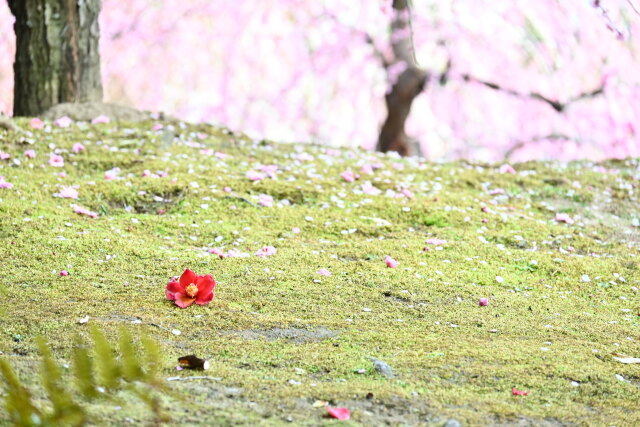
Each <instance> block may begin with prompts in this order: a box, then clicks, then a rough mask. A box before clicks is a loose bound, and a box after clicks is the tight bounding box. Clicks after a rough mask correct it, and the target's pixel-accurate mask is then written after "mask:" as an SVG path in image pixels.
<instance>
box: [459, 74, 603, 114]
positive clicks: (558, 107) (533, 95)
mask: <svg viewBox="0 0 640 427" xmlns="http://www.w3.org/2000/svg"><path fill="white" fill-rule="evenodd" d="M462 79H463V80H464V81H465V82H473V83H478V84H481V85H483V86H485V87H488V88H489V89H493V90H495V91H498V92H503V93H506V94H508V95H512V96H515V97H516V98H525V99H526V98H529V99H536V100H538V101H542V102H545V103H547V104H549V106H551V108H553V109H554V110H555V111H557V112H558V113H563V112H564V111H565V110H566V109H567V107H569V106H570V105H571V104H573V103H574V102H577V101H581V100H583V99H589V98H595V97H596V96H598V95H602V94H603V93H604V89H605V86H604V83H602V84H601V85H600V86H598V87H597V88H595V89H593V90H589V91H586V92H582V93H579V94H578V95H575V96H573V97H571V98H569V99H567V100H566V101H564V102H560V101H557V100H555V99H551V98H548V97H546V96H544V95H542V94H540V93H538V92H528V93H526V92H518V91H516V90H514V89H510V88H507V87H504V86H502V85H500V84H498V83H494V82H489V81H486V80H482V79H478V78H475V77H473V76H471V75H469V74H462Z"/></svg>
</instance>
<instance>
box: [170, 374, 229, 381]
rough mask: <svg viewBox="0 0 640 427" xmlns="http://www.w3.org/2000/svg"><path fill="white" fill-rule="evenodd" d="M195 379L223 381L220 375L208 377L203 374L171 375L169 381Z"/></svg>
mask: <svg viewBox="0 0 640 427" xmlns="http://www.w3.org/2000/svg"><path fill="white" fill-rule="evenodd" d="M193 380H211V381H222V378H220V377H208V376H202V375H196V376H191V377H169V378H167V381H193Z"/></svg>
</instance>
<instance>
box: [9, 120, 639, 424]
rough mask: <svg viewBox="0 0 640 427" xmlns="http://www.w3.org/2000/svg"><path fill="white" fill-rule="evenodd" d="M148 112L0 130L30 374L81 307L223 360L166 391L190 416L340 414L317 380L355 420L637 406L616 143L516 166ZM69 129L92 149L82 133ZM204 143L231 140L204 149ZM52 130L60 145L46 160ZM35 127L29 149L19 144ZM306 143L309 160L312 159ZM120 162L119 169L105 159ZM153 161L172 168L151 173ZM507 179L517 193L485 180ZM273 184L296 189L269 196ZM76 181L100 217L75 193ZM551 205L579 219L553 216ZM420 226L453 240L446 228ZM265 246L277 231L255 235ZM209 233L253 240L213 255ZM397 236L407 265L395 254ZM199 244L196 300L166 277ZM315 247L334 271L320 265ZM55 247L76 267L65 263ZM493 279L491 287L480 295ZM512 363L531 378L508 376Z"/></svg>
mask: <svg viewBox="0 0 640 427" xmlns="http://www.w3.org/2000/svg"><path fill="white" fill-rule="evenodd" d="M21 125H22V126H25V127H26V122H21ZM151 126H152V123H144V124H141V125H132V126H129V127H117V126H115V125H110V124H106V125H95V126H81V127H78V126H76V125H72V127H71V128H69V129H57V128H56V129H54V130H52V131H50V132H45V131H33V135H32V136H30V137H28V138H27V140H28V141H20V137H19V136H18V135H16V134H7V133H4V136H3V137H2V138H3V139H0V151H5V152H8V153H10V154H11V156H12V159H13V158H19V159H20V160H21V161H22V163H21V164H20V165H19V166H16V165H12V164H11V161H12V159H10V160H8V161H7V160H4V161H2V163H0V175H4V176H5V177H6V180H7V181H9V182H12V183H14V185H15V187H14V188H13V189H0V198H1V202H0V258H1V259H2V263H1V264H0V277H1V279H0V283H1V286H2V288H4V289H5V290H6V295H5V299H4V300H5V303H4V304H3V309H4V314H3V315H4V316H6V318H5V319H3V321H2V323H0V351H2V352H3V353H4V356H3V357H6V358H8V360H10V361H11V363H12V364H13V366H15V368H16V369H17V370H19V372H20V375H21V378H23V379H24V380H25V382H27V383H30V384H31V383H34V382H36V381H37V375H36V372H37V371H36V370H34V369H33V366H34V363H35V361H36V360H37V359H38V357H37V353H36V352H35V342H34V340H35V337H36V336H38V335H40V334H43V335H45V336H46V337H47V338H48V339H49V340H50V341H51V342H53V347H54V352H55V354H56V355H57V356H58V357H59V358H60V359H67V360H68V357H69V350H70V348H71V346H72V342H73V337H74V335H75V334H76V333H80V334H83V335H86V334H87V329H86V326H87V325H81V324H79V323H78V319H80V318H82V317H84V316H85V315H89V316H90V317H91V320H90V323H94V324H98V325H101V326H103V327H104V328H105V329H106V331H107V333H109V334H111V333H113V334H114V336H115V331H114V330H115V329H116V327H117V326H119V325H122V324H129V325H130V327H131V328H132V331H133V332H134V333H135V331H136V330H142V329H143V330H145V331H148V332H149V333H150V334H151V335H152V336H154V337H155V338H157V339H158V340H159V342H161V343H162V345H163V348H164V352H165V354H166V369H165V371H164V372H163V375H166V376H167V377H168V376H172V375H176V371H175V370H174V368H173V366H174V365H175V358H176V357H178V356H181V355H184V354H188V353H192V352H193V353H196V354H199V355H203V356H206V357H208V358H209V359H210V360H211V362H212V369H211V372H210V375H212V376H215V377H221V378H222V380H221V381H217V382H216V381H213V382H211V381H191V382H187V381H185V382H180V383H172V387H174V388H176V389H178V390H179V391H180V393H182V394H184V396H185V397H186V399H185V401H178V402H175V401H173V403H168V405H167V408H169V409H170V412H171V415H172V416H173V418H174V420H176V421H181V422H183V423H185V424H189V423H191V424H197V423H202V424H207V425H211V423H212V422H217V423H224V422H227V423H234V422H240V423H252V422H255V421H256V420H259V421H260V422H262V423H265V424H269V423H272V424H279V423H281V422H282V420H283V419H286V418H287V417H291V418H292V419H293V420H294V421H295V422H297V423H302V424H311V425H315V424H319V423H325V422H329V421H326V420H325V419H323V415H324V413H325V411H324V410H323V409H322V408H315V407H313V406H312V404H313V402H314V401H315V400H328V401H331V402H332V403H334V404H337V405H340V406H348V407H350V408H351V409H352V421H353V422H355V423H363V424H372V423H373V424H379V423H382V422H391V423H394V422H406V423H408V424H416V423H419V422H429V423H438V422H442V421H444V420H446V419H447V418H450V417H452V418H456V419H458V420H461V421H463V422H467V423H469V424H486V423H493V424H496V423H501V422H505V423H508V422H514V420H518V419H519V420H520V421H519V422H520V423H521V424H527V423H530V422H536V423H541V422H546V423H548V424H556V423H557V422H563V423H578V424H581V423H589V424H595V425H618V426H622V425H634V424H635V425H638V424H640V413H639V412H638V401H640V367H639V366H638V365H623V364H621V363H618V362H616V361H614V360H612V358H611V355H610V354H611V353H612V352H618V353H625V354H628V355H629V356H635V357H640V342H639V340H638V336H639V334H638V331H639V326H640V318H639V317H638V316H639V311H640V306H639V305H638V286H640V285H639V281H640V275H639V273H638V256H637V255H638V241H639V238H640V233H638V232H637V231H636V229H635V228H634V227H632V226H631V221H632V218H633V217H634V216H635V215H636V214H638V211H637V210H636V209H637V187H638V181H637V180H635V179H634V178H633V175H636V176H637V174H638V167H637V162H631V161H629V162H618V163H616V164H609V165H605V166H606V168H611V167H613V168H616V173H608V172H606V171H604V170H601V169H598V168H595V167H594V165H587V164H570V165H568V166H566V165H558V164H541V163H530V164H521V165H517V169H518V174H516V175H512V174H502V173H499V172H498V170H497V169H496V168H495V167H491V166H485V167H479V166H470V165H467V164H429V163H427V164H424V163H418V162H417V161H415V160H411V159H409V160H400V159H396V158H393V157H391V156H382V155H377V154H372V153H366V152H360V151H342V152H340V153H339V155H337V156H332V155H327V154H326V150H325V149H324V148H322V147H313V146H304V147H293V146H290V145H279V144H275V143H263V144H257V143H252V142H250V141H246V140H243V138H241V137H233V136H229V135H227V134H226V133H224V132H222V131H220V130H219V129H215V128H209V127H199V128H196V127H188V128H186V129H182V130H181V129H180V128H177V129H176V131H175V132H176V134H177V137H176V138H174V139H172V138H171V135H170V134H168V133H164V132H163V131H158V132H155V131H151V130H150V129H151ZM197 132H203V133H204V134H206V136H205V135H204V134H203V135H200V137H202V136H205V137H204V139H201V138H199V137H198V135H196V133H197ZM27 142H28V143H29V144H33V145H28V144H27ZM75 142H82V143H83V144H84V145H85V146H86V148H87V149H86V151H85V152H83V153H80V154H73V153H72V152H71V147H72V145H73V144H74V143H75ZM190 143H198V144H201V145H202V146H206V147H207V148H212V149H214V150H216V151H219V152H223V153H225V154H228V155H230V157H229V158H226V159H219V158H217V157H216V156H212V155H207V154H201V152H200V148H197V147H194V144H190ZM53 145H55V149H56V150H59V151H60V152H61V154H62V156H63V157H64V158H65V166H64V168H54V167H51V166H49V165H48V164H47V160H48V158H49V153H51V152H52V149H51V148H50V147H52V146H53ZM29 148H33V149H35V150H36V152H37V157H36V159H34V160H28V159H24V158H23V155H22V153H23V152H24V151H25V150H26V149H29ZM134 150H137V151H136V152H134ZM303 152H304V153H308V154H310V155H311V156H313V157H314V160H305V159H304V158H302V159H299V154H300V153H303ZM374 163H380V164H381V165H382V168H381V169H378V170H376V171H375V173H374V175H373V176H367V175H365V174H363V176H362V177H361V179H360V181H356V182H354V183H347V182H345V181H344V180H343V179H341V178H340V176H339V174H340V173H341V172H343V171H345V170H347V169H351V170H353V171H354V172H357V171H359V169H360V166H361V165H362V164H374ZM260 164H276V165H278V166H279V168H280V169H279V171H278V174H277V179H266V180H263V181H260V182H255V183H253V182H251V181H249V180H248V179H247V178H246V177H245V173H246V172H247V171H248V170H255V169H256V168H257V167H258V165H260ZM394 165H395V166H394ZM398 165H401V166H403V167H404V168H403V169H402V170H400V169H399V166H398ZM114 167H119V168H120V169H121V172H120V176H121V177H122V179H118V180H112V181H107V180H105V179H104V173H105V171H107V170H109V169H111V168H114ZM145 169H149V170H151V171H153V172H155V171H157V170H163V171H167V172H168V177H165V178H151V177H142V176H141V175H142V173H143V171H144V170H145ZM61 170H64V171H65V172H66V174H67V176H66V177H59V176H58V175H57V174H58V173H59V172H60V171H61ZM174 179H175V182H174V181H172V180H174ZM365 180H370V181H371V182H372V183H373V184H374V185H375V186H376V187H378V188H380V189H382V190H383V191H386V190H387V189H391V190H397V188H398V186H399V185H406V186H407V187H408V188H409V189H411V191H413V192H414V193H415V197H414V198H413V199H407V198H406V197H390V196H388V195H385V194H384V192H383V194H382V195H378V196H372V195H364V194H361V193H358V192H356V191H354V190H357V189H360V188H361V184H362V182H363V181H365ZM578 183H579V184H580V185H578ZM59 185H79V188H78V191H79V194H80V198H79V200H78V201H73V200H68V199H60V198H54V197H53V196H52V194H53V193H56V192H57V191H58V190H59V188H58V186H59ZM225 186H229V187H231V188H232V190H233V192H232V193H225V192H224V191H223V187H225ZM496 188H503V189H504V190H505V191H506V193H505V194H503V195H493V196H492V195H490V194H489V191H490V190H492V189H496ZM142 192H144V193H142ZM263 193H264V194H269V195H271V196H273V197H274V199H276V200H278V201H279V200H282V199H288V200H289V201H290V202H291V205H290V206H275V205H274V206H273V207H271V208H268V207H260V206H258V205H257V196H258V195H259V194H263ZM153 196H160V197H162V198H163V199H165V200H167V199H169V200H171V201H170V202H158V201H155V200H154V199H153ZM243 199H244V200H243ZM247 201H248V202H251V203H247ZM72 203H78V204H80V205H82V206H85V207H88V208H90V209H92V210H94V211H97V212H99V213H100V217H99V218H97V219H91V218H87V217H84V216H79V215H77V214H74V213H73V211H72V208H71V207H70V205H71V204H72ZM276 204H277V203H276ZM485 205H486V206H487V207H488V211H487V212H483V211H482V210H481V207H482V206H485ZM125 206H130V207H131V209H129V210H127V209H125ZM549 207H554V208H556V209H557V211H562V212H567V213H569V215H571V216H572V217H575V218H576V223H575V224H573V225H567V224H561V223H557V222H556V221H554V220H553V218H554V216H555V213H554V212H552V211H551V210H550V209H549ZM158 209H164V210H165V211H166V213H165V214H161V215H159V214H157V211H158ZM305 217H312V218H313V219H312V220H305ZM368 218H381V219H384V220H386V221H388V222H389V224H388V225H383V226H378V225H377V224H376V220H372V219H368ZM485 218H486V220H488V222H486V223H483V222H482V220H483V219H485ZM293 227H299V228H300V229H301V232H300V233H299V234H294V233H292V231H291V230H292V228H293ZM350 229H351V232H348V231H347V232H346V233H347V234H344V233H345V232H344V230H350ZM354 230H355V231H354ZM428 238H440V239H445V240H446V241H447V243H446V244H444V245H442V249H441V250H436V247H435V246H433V245H428V244H426V243H425V242H426V240H427V239H428ZM481 238H483V239H485V240H484V241H482V240H481ZM219 239H221V240H220V241H218V242H216V240H219ZM265 245H273V246H275V247H276V248H277V254H276V255H273V256H271V257H268V258H259V257H256V256H253V253H254V252H255V251H257V250H258V249H260V248H261V247H262V246H265ZM425 246H430V247H431V248H432V249H431V251H429V252H425V251H423V248H424V247H425ZM211 247H222V248H225V249H230V248H235V249H238V250H241V251H243V252H248V253H250V254H252V256H251V257H249V258H226V259H218V257H217V256H215V255H211V254H209V253H208V252H207V249H209V248H211ZM569 247H573V248H574V251H572V252H571V251H568V250H567V249H568V248H569ZM385 255H391V256H393V257H394V258H395V259H396V260H397V261H398V262H399V263H400V265H399V267H398V268H395V269H392V268H387V267H386V265H385V263H384V257H385ZM532 261H535V262H532ZM536 262H537V264H536ZM186 267H189V268H191V269H193V270H195V271H196V272H198V273H199V274H205V273H209V272H210V273H212V274H213V275H214V276H215V277H216V279H217V281H218V286H217V288H216V298H215V299H214V301H213V302H212V303H211V304H210V305H208V306H204V307H200V306H193V307H190V308H189V309H186V310H180V309H178V308H177V307H174V306H173V305H172V304H171V303H170V302H168V301H166V300H165V299H164V286H165V284H166V283H167V281H168V279H169V278H170V277H171V276H175V275H179V274H180V273H181V272H182V270H183V269H184V268H186ZM320 268H326V269H329V270H330V271H331V272H332V273H333V275H332V276H330V277H323V276H320V275H318V274H317V271H318V270H319V269H320ZM61 269H66V270H68V271H69V272H70V275H69V276H68V277H60V276H59V275H58V274H57V272H58V271H60V270H61ZM585 274H586V275H589V277H590V279H591V281H590V282H588V283H585V282H582V281H581V277H582V276H583V275H585ZM496 276H501V277H502V278H504V281H503V282H502V283H500V282H498V281H497V280H496ZM480 297H488V298H489V299H490V305H489V306H488V307H479V306H478V299H479V298H480ZM365 308H367V309H370V311H369V310H367V311H365V310H364V309H365ZM136 318H137V319H140V320H141V324H133V323H132V320H135V319H136ZM151 324H156V325H161V326H162V327H164V328H167V329H166V330H165V329H160V328H158V327H154V326H152V325H151ZM318 326H322V327H325V328H327V329H329V330H332V331H335V332H336V333H337V336H335V337H332V338H328V339H324V340H319V341H310V342H306V343H296V342H292V341H290V340H286V339H280V340H268V339H248V338H251V337H249V336H246V335H243V333H244V332H243V331H246V330H252V329H259V330H262V331H269V330H271V329H273V328H287V327H296V328H304V329H310V330H313V329H314V328H315V327H318ZM174 328H175V329H179V330H180V331H181V332H182V333H181V335H179V336H174V335H173V334H172V333H171V332H170V330H171V329H174ZM368 356H373V357H377V358H379V359H382V360H384V361H386V362H387V363H389V364H390V365H391V366H392V367H393V368H394V370H395V372H396V373H397V377H396V378H394V379H386V378H384V377H382V376H380V375H379V374H377V373H376V372H375V371H374V370H373V369H372V366H371V362H370V361H369V360H368ZM296 368H299V369H302V370H304V372H303V371H300V370H296ZM360 369H366V373H364V374H358V373H357V371H358V370H360ZM616 374H619V375H621V376H622V377H623V378H624V379H625V381H622V380H620V379H618V378H617V377H616ZM179 375H184V376H186V375H190V373H188V372H184V371H183V372H181V373H179ZM289 380H295V381H298V382H300V383H301V384H291V383H290V382H289ZM572 382H574V383H573V384H572ZM577 383H579V385H578V386H576V385H575V384H577ZM514 386H515V387H518V388H519V389H524V390H527V391H529V395H528V396H526V397H517V396H512V395H511V388H512V387H514ZM232 388H235V389H236V390H233V389H232ZM237 389H240V390H237ZM238 393H239V395H238ZM367 393H373V398H372V399H367V398H366V395H367ZM94 410H95V413H96V416H97V419H98V420H99V423H105V422H106V420H111V421H113V422H115V423H120V422H122V421H123V420H124V419H125V418H127V417H129V418H132V419H134V420H143V419H148V417H149V414H148V413H147V411H146V410H145V409H144V407H143V406H142V405H141V404H139V403H136V401H131V402H130V403H129V404H128V405H127V406H125V407H124V408H123V409H122V410H116V409H114V408H113V407H112V406H109V405H104V406H99V407H97V408H94ZM1 417H2V415H1V412H0V420H1V419H2V418H1Z"/></svg>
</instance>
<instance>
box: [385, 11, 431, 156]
mask: <svg viewBox="0 0 640 427" xmlns="http://www.w3.org/2000/svg"><path fill="white" fill-rule="evenodd" d="M393 11H394V17H393V21H392V22H391V40H392V41H391V46H392V48H393V56H394V58H393V61H392V62H391V63H390V64H389V65H388V66H387V70H389V68H390V67H393V66H397V65H398V64H400V65H402V63H404V64H405V65H406V68H405V70H404V71H402V73H401V74H400V75H399V76H398V79H397V81H395V82H393V86H392V87H391V92H389V93H388V94H387V95H386V97H385V101H386V104H387V118H386V120H385V121H384V124H383V125H382V129H381V130H380V136H379V137H378V145H377V149H378V151H382V152H387V151H397V152H398V153H399V154H400V155H402V156H409V155H413V154H420V153H419V152H415V151H417V150H419V149H412V147H411V145H412V144H410V143H409V137H408V136H407V134H406V133H405V130H404V126H405V123H406V121H407V118H408V117H409V113H410V112H411V104H412V103H413V100H414V99H415V97H416V96H418V95H419V94H420V92H422V90H423V89H424V86H425V84H426V82H427V78H428V74H427V72H426V71H424V70H421V69H420V68H418V66H417V64H416V62H415V59H414V54H413V46H412V40H411V36H410V33H411V31H410V26H409V25H410V24H409V19H411V18H410V11H409V4H408V0H393Z"/></svg>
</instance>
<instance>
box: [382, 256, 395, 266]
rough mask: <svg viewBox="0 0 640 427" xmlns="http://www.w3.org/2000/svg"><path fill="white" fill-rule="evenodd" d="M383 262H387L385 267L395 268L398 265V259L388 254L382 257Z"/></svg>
mask: <svg viewBox="0 0 640 427" xmlns="http://www.w3.org/2000/svg"><path fill="white" fill-rule="evenodd" d="M384 262H385V264H387V267H389V268H396V267H397V266H398V261H396V260H395V259H393V258H391V257H390V256H389V255H387V256H385V257H384Z"/></svg>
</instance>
